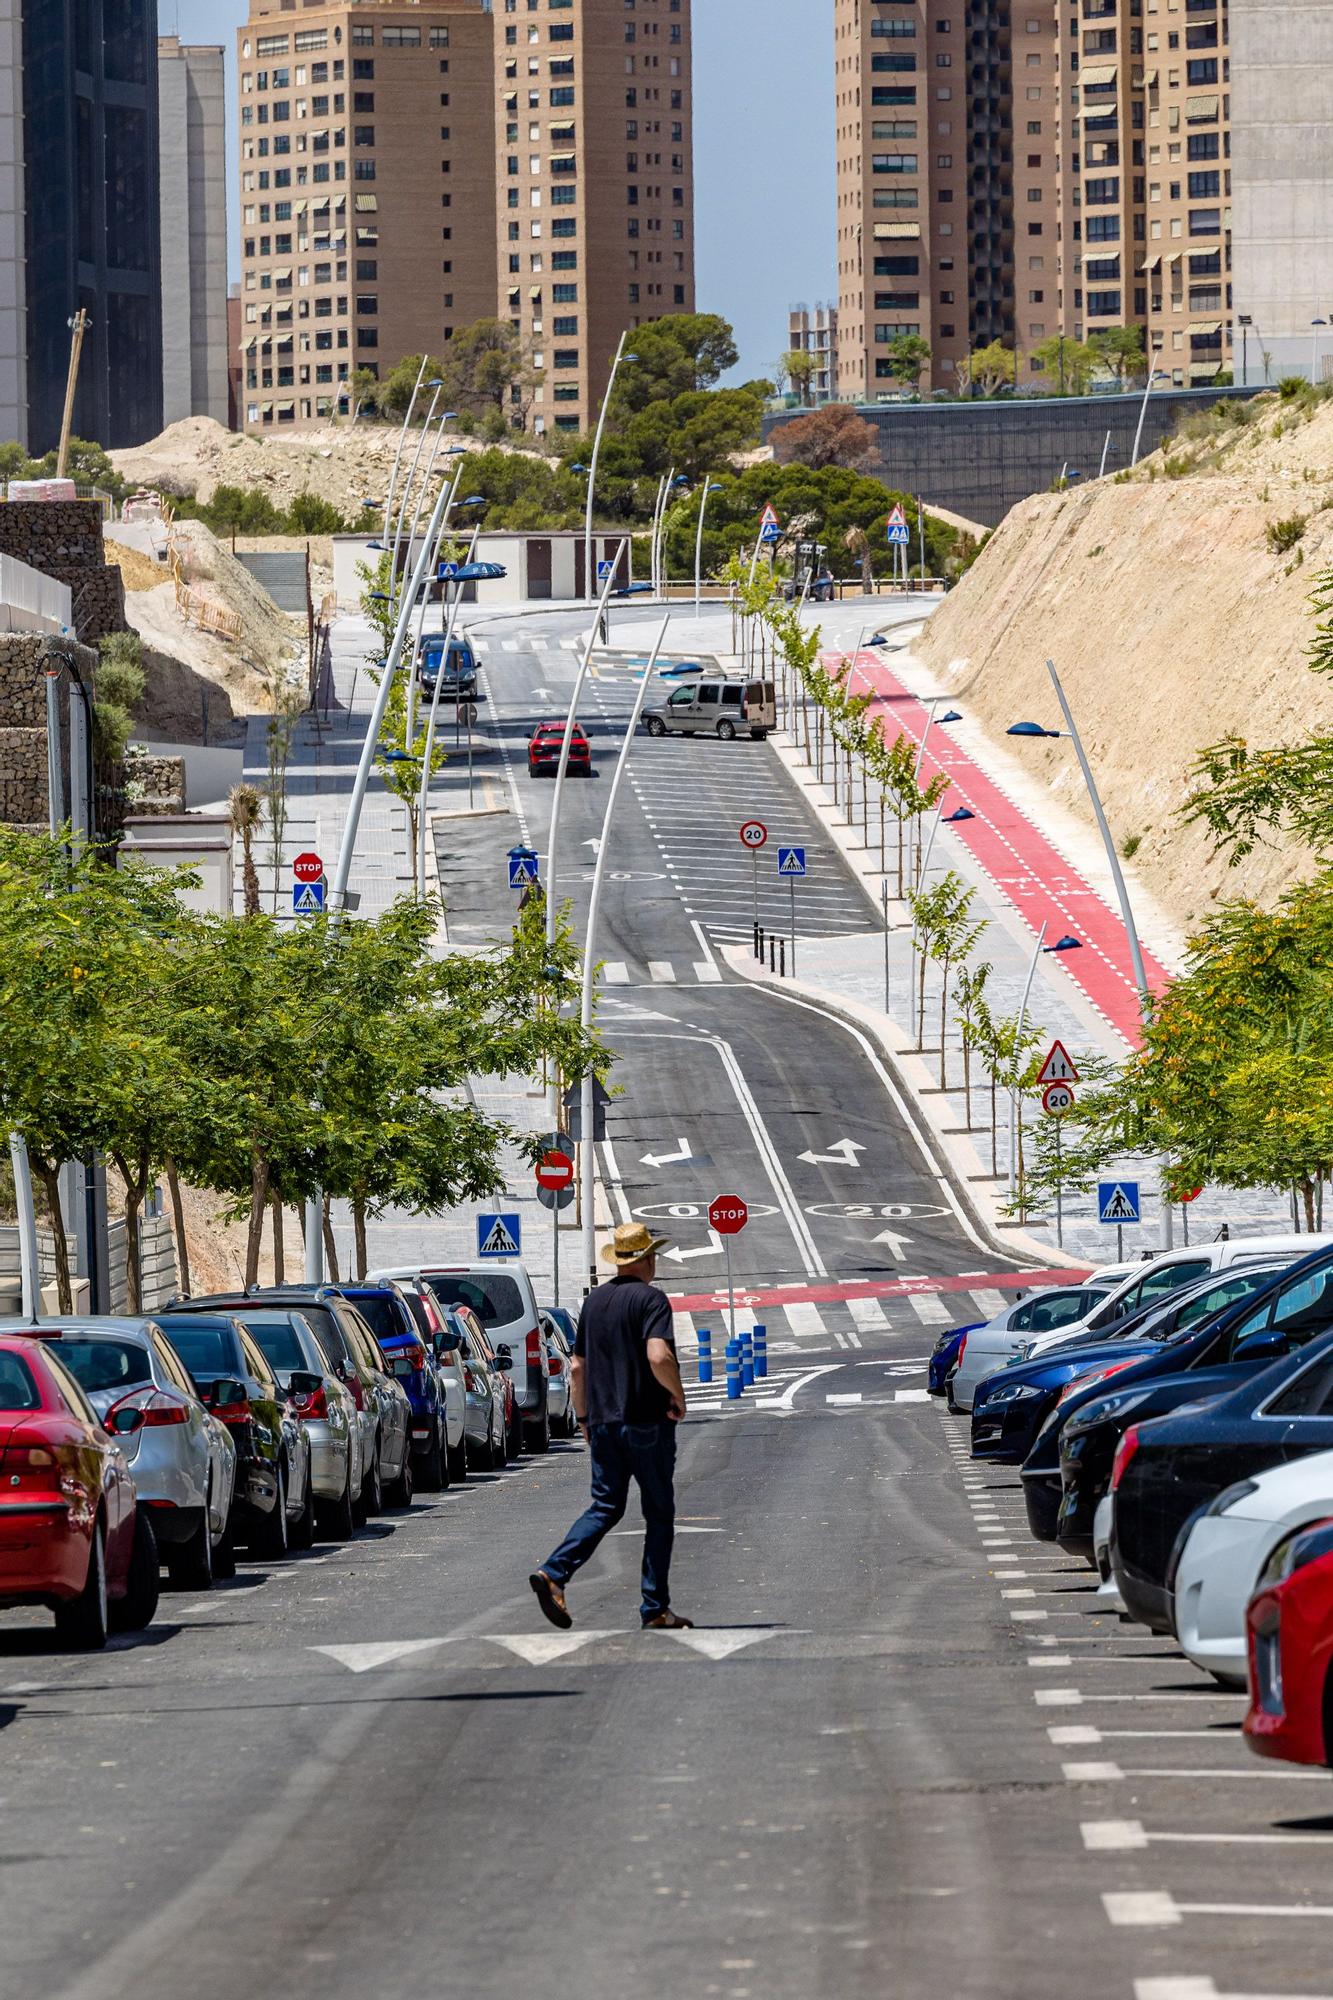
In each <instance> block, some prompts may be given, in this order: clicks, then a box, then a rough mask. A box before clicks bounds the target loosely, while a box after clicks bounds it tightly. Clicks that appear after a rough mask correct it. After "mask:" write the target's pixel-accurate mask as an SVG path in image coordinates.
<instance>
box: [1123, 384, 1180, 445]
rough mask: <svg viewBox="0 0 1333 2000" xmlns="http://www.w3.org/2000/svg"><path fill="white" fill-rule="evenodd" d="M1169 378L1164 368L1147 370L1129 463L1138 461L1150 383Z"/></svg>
mask: <svg viewBox="0 0 1333 2000" xmlns="http://www.w3.org/2000/svg"><path fill="white" fill-rule="evenodd" d="M1169 379H1170V378H1169V377H1168V375H1167V372H1166V370H1165V369H1164V368H1150V369H1149V370H1148V379H1147V381H1146V382H1145V383H1144V385H1143V401H1142V402H1141V403H1140V404H1139V421H1138V425H1137V427H1136V429H1135V432H1134V452H1133V456H1132V457H1131V459H1130V461H1129V462H1130V464H1131V465H1137V464H1138V462H1139V446H1140V445H1141V444H1142V442H1143V420H1144V418H1145V417H1146V416H1147V414H1148V398H1149V396H1151V394H1152V385H1153V383H1154V382H1165V381H1168V380H1169Z"/></svg>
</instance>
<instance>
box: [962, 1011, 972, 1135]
mask: <svg viewBox="0 0 1333 2000" xmlns="http://www.w3.org/2000/svg"><path fill="white" fill-rule="evenodd" d="M962 1029H963V1104H964V1107H965V1116H966V1119H967V1129H968V1131H969V1132H970V1131H971V1130H972V1024H971V1022H970V1021H969V1020H968V1019H967V1017H966V1016H964V1018H963V1023H962Z"/></svg>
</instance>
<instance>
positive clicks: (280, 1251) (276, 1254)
mask: <svg viewBox="0 0 1333 2000" xmlns="http://www.w3.org/2000/svg"><path fill="white" fill-rule="evenodd" d="M269 1208H270V1210H271V1212H272V1216H273V1282H274V1284H275V1285H285V1284H286V1282H287V1246H286V1244H285V1243H284V1242H283V1239H282V1201H281V1198H280V1197H279V1196H278V1195H276V1194H275V1195H273V1196H271V1197H270V1200H269Z"/></svg>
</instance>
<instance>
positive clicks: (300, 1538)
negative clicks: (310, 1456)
mask: <svg viewBox="0 0 1333 2000" xmlns="http://www.w3.org/2000/svg"><path fill="white" fill-rule="evenodd" d="M290 1541H291V1546H292V1547H293V1548H294V1549H312V1548H313V1547H314V1546H315V1489H314V1486H313V1485H312V1484H311V1480H310V1468H309V1466H307V1467H306V1476H305V1505H304V1507H302V1509H301V1511H300V1513H299V1514H298V1515H297V1517H296V1519H295V1520H294V1521H293V1522H292V1525H291V1533H290Z"/></svg>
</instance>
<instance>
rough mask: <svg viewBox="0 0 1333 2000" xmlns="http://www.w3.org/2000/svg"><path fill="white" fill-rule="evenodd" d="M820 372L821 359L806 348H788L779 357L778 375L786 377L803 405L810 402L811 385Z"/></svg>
mask: <svg viewBox="0 0 1333 2000" xmlns="http://www.w3.org/2000/svg"><path fill="white" fill-rule="evenodd" d="M818 372H819V359H818V356H817V355H814V354H811V352H810V350H809V349H808V348H805V347H791V348H788V350H787V352H786V353H785V354H782V355H779V357H778V373H779V375H785V376H787V377H788V379H789V380H790V382H791V386H792V388H793V389H794V390H795V391H796V394H797V395H798V396H799V397H800V399H801V401H802V402H803V403H808V402H809V400H810V384H811V383H812V382H813V381H814V379H815V376H816V375H817V374H818Z"/></svg>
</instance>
